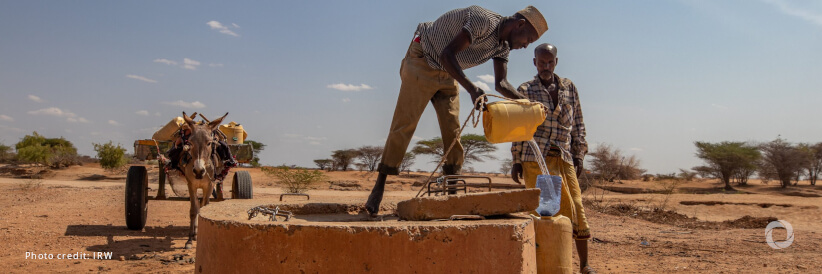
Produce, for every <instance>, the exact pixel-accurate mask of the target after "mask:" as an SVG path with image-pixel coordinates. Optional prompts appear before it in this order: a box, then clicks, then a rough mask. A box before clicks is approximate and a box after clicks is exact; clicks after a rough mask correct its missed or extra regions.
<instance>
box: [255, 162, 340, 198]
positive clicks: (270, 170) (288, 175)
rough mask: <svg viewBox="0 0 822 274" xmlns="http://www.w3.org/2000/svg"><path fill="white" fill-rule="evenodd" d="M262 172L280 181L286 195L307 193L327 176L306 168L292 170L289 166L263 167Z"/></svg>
mask: <svg viewBox="0 0 822 274" xmlns="http://www.w3.org/2000/svg"><path fill="white" fill-rule="evenodd" d="M262 171H263V172H264V173H265V174H266V175H268V176H272V177H275V178H277V179H279V180H280V183H281V184H283V185H284V186H285V191H286V193H305V191H306V190H308V188H309V187H310V186H311V185H313V184H314V183H317V182H320V181H322V180H324V179H325V174H323V173H322V172H321V171H319V170H309V169H305V168H291V167H287V166H278V167H270V166H266V167H262Z"/></svg>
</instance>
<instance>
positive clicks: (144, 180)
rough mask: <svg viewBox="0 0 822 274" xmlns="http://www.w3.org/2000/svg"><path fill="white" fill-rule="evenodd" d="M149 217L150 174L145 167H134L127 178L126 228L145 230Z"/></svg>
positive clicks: (129, 170)
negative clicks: (147, 216)
mask: <svg viewBox="0 0 822 274" xmlns="http://www.w3.org/2000/svg"><path fill="white" fill-rule="evenodd" d="M146 215H148V174H147V172H146V167H144V166H132V167H130V168H129V169H128V175H127V176H126V226H127V227H128V229H131V230H143V227H145V226H146Z"/></svg>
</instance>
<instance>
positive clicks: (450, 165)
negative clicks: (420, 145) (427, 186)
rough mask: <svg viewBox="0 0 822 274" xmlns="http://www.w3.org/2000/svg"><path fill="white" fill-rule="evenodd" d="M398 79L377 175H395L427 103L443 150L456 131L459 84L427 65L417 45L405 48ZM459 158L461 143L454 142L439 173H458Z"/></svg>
mask: <svg viewBox="0 0 822 274" xmlns="http://www.w3.org/2000/svg"><path fill="white" fill-rule="evenodd" d="M400 78H401V79H402V85H401V86H400V94H399V97H398V98H397V107H396V108H395V109H394V119H393V120H392V121H391V129H390V131H389V132H388V139H387V140H386V141H385V150H384V151H383V154H382V162H381V163H380V166H379V172H382V173H385V174H389V175H397V174H399V167H400V163H402V159H403V157H404V156H405V152H406V150H407V149H408V144H409V143H410V142H411V137H413V136H414V131H415V130H416V129H417V123H419V121H420V116H422V113H423V111H424V110H425V107H426V106H427V105H428V102H429V101H430V102H431V104H432V105H434V110H435V111H436V112H437V119H438V120H439V124H440V131H441V133H442V140H443V145H444V146H445V149H446V150H447V149H448V146H450V145H451V142H453V141H454V139H455V138H457V136H456V135H457V131H458V130H459V128H460V122H459V114H460V100H459V84H458V82H457V81H456V80H454V78H452V77H451V75H449V74H448V72H446V71H444V70H438V69H433V68H431V67H430V66H429V65H428V62H427V61H426V59H425V56H424V55H423V51H422V46H420V43H417V42H411V45H410V46H409V47H408V52H407V53H406V54H405V58H403V59H402V65H401V66H400ZM463 157H464V155H463V148H462V144H460V143H459V141H458V142H457V144H455V145H454V148H453V149H451V152H450V153H449V154H448V157H447V159H446V161H445V165H444V166H443V172H444V173H445V174H449V175H453V174H459V170H460V169H461V168H462V164H463V160H464V158H463Z"/></svg>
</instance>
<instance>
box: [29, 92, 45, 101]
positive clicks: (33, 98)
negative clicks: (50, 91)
mask: <svg viewBox="0 0 822 274" xmlns="http://www.w3.org/2000/svg"><path fill="white" fill-rule="evenodd" d="M29 100H32V101H35V102H38V103H42V102H43V99H40V97H37V96H34V95H31V94H29Z"/></svg>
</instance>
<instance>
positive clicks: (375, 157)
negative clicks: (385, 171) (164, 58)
mask: <svg viewBox="0 0 822 274" xmlns="http://www.w3.org/2000/svg"><path fill="white" fill-rule="evenodd" d="M382 151H383V147H382V146H363V147H360V148H358V149H357V159H358V160H360V163H362V164H363V165H364V168H365V169H368V171H374V170H376V169H377V164H379V163H380V159H382Z"/></svg>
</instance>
